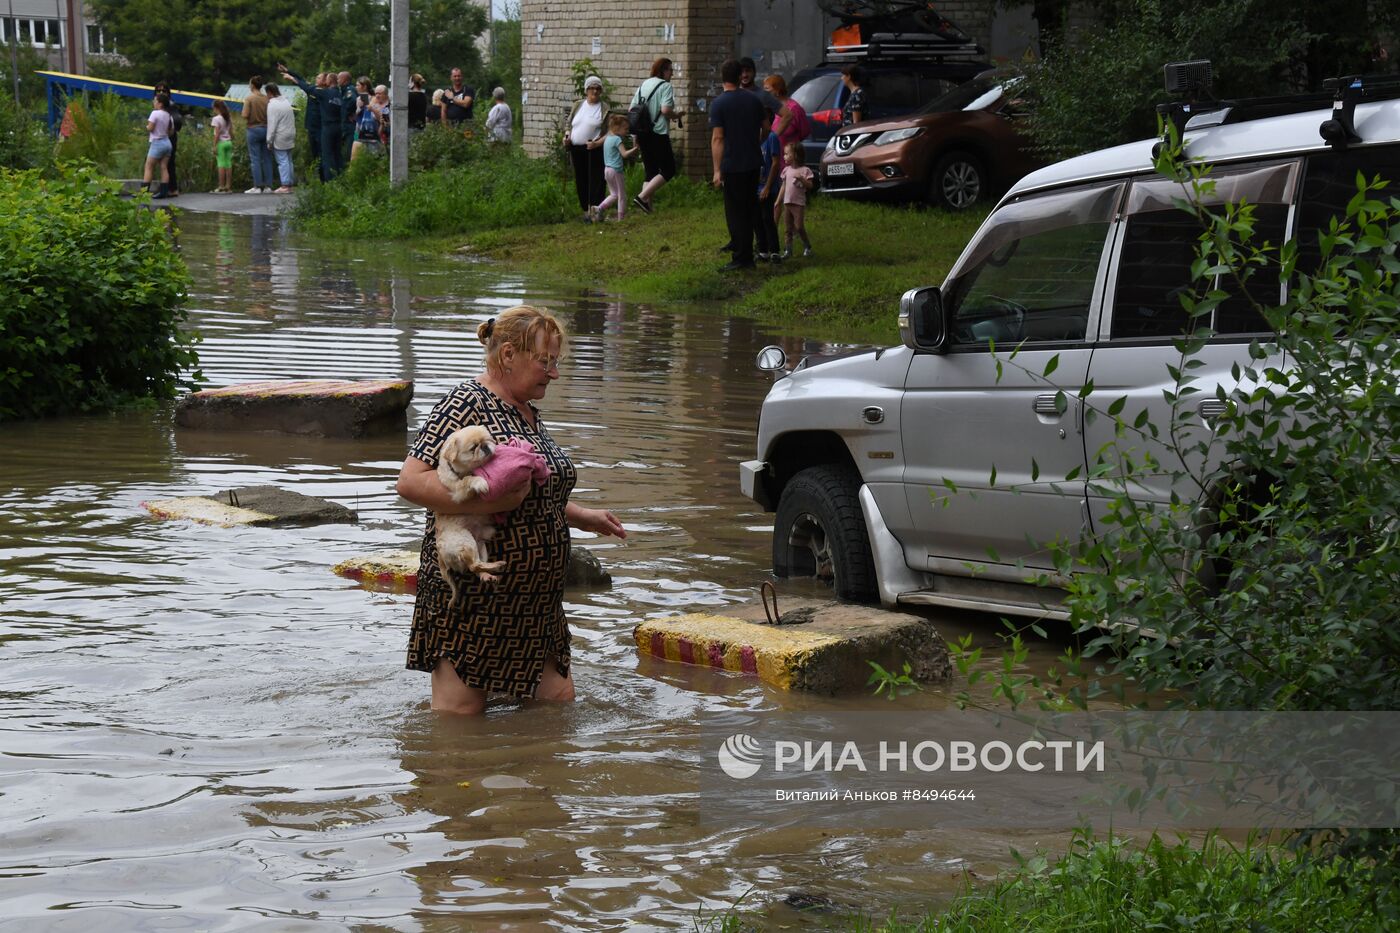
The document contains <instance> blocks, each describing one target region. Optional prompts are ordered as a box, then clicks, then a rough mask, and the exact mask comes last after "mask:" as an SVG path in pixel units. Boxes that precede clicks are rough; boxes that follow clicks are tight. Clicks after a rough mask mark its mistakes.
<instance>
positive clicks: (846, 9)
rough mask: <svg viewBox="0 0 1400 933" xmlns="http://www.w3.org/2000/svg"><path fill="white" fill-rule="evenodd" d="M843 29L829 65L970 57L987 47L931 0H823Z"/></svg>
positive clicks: (829, 51)
mask: <svg viewBox="0 0 1400 933" xmlns="http://www.w3.org/2000/svg"><path fill="white" fill-rule="evenodd" d="M819 6H820V7H821V8H822V10H823V11H825V12H826V13H828V14H830V15H831V16H834V17H836V18H837V19H838V20H840V21H841V25H840V26H838V27H837V28H836V29H834V30H832V32H831V43H830V44H829V45H828V46H827V47H826V58H827V61H832V62H842V61H845V62H850V61H863V60H867V59H876V58H881V59H902V60H906V61H907V60H916V59H922V60H933V61H938V60H941V59H945V58H971V57H974V56H980V55H983V54H985V51H984V49H983V48H982V47H981V46H980V45H978V44H977V43H976V42H973V41H972V38H971V37H970V36H968V34H967V33H965V32H963V31H962V30H961V29H959V28H958V26H957V24H956V23H954V22H953V21H952V20H950V19H948V18H947V17H946V16H943V15H942V14H941V13H939V12H938V11H937V10H936V9H934V8H933V4H932V3H929V2H927V0H879V2H876V0H824V2H822V3H820V4H819Z"/></svg>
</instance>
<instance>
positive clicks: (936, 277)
mask: <svg viewBox="0 0 1400 933" xmlns="http://www.w3.org/2000/svg"><path fill="white" fill-rule="evenodd" d="M410 160H411V162H412V164H413V166H414V169H415V170H414V171H411V172H410V176H409V180H408V182H407V183H406V184H404V185H403V186H402V187H401V188H398V189H391V188H390V187H389V182H388V177H387V172H386V169H385V163H384V160H382V159H363V158H362V159H359V160H357V161H356V162H355V163H354V164H353V165H352V166H351V167H350V170H349V171H347V172H346V174H345V176H344V177H342V178H341V179H340V180H338V181H336V182H335V183H334V184H330V185H320V184H315V183H313V184H309V185H306V186H305V187H304V188H303V189H302V191H301V192H300V194H299V195H298V198H297V201H296V205H295V208H294V213H293V220H294V222H295V223H296V224H297V225H298V226H299V227H300V228H301V229H302V230H304V231H306V232H308V233H312V234H315V235H317V236H321V237H329V238H342V239H344V238H366V239H385V238H388V239H414V240H432V241H434V242H435V243H439V242H442V241H443V240H444V239H449V240H452V241H453V242H455V243H457V244H461V243H462V241H463V240H466V241H467V247H468V248H469V249H470V250H471V251H473V252H475V253H477V254H479V255H482V256H485V257H487V258H489V259H493V260H496V261H499V262H502V263H508V264H510V265H513V266H523V267H525V269H526V270H528V272H529V273H530V274H531V275H533V276H536V277H540V278H544V279H549V280H554V281H557V282H559V283H560V284H565V285H570V286H574V285H577V286H584V287H592V288H597V289H600V290H602V291H605V292H608V293H611V294H615V295H620V296H622V297H624V298H627V299H630V300H634V301H655V302H692V301H694V302H723V303H724V309H725V311H726V312H728V313H737V314H742V315H747V316H751V317H756V318H760V319H763V320H765V321H768V322H771V323H774V324H777V325H779V326H780V327H782V328H784V329H786V330H791V331H794V332H798V333H801V334H803V335H804V336H813V337H836V338H846V339H852V340H860V341H869V342H880V343H891V342H894V341H895V340H897V328H896V316H897V314H898V310H899V296H900V295H901V294H903V293H904V291H905V290H907V289H909V288H912V287H914V286H916V285H930V284H936V283H938V282H941V281H942V280H943V277H944V275H945V274H946V273H947V271H948V268H949V267H950V266H951V265H952V263H953V261H954V260H955V259H956V258H957V256H958V254H959V253H960V252H961V251H962V248H963V246H964V245H965V244H966V243H967V241H968V239H969V238H970V237H971V236H972V234H973V232H974V231H976V229H977V227H978V225H979V224H980V223H981V221H982V219H983V218H984V217H985V216H986V213H985V211H976V212H973V213H970V214H958V215H954V214H946V213H943V212H941V211H933V210H926V209H920V208H910V207H896V206H886V205H875V204H858V203H852V202H848V201H838V200H836V199H834V198H829V197H821V196H818V197H817V198H815V199H814V201H813V203H812V204H811V206H810V208H809V211H808V218H807V229H808V232H809V233H810V235H811V237H812V243H813V248H814V250H815V253H816V255H815V256H813V257H812V258H810V259H803V258H801V257H800V256H799V257H797V258H795V259H792V260H790V261H788V262H787V263H784V264H783V265H781V266H769V265H765V266H761V267H760V268H758V269H754V270H750V271H745V272H739V273H722V272H720V271H719V270H720V266H721V265H723V264H724V263H725V262H726V261H727V259H728V256H727V255H725V254H723V253H720V252H718V247H719V245H720V244H721V243H723V242H725V241H726V240H727V239H728V238H729V237H728V232H727V231H726V229H725V224H724V207H723V203H722V200H721V197H720V194H719V192H717V191H714V190H712V189H710V188H709V186H707V185H703V184H700V183H698V182H694V181H690V180H688V179H685V178H677V179H675V180H674V181H672V182H671V183H670V184H668V185H666V187H664V188H663V189H662V190H661V191H660V192H659V193H658V195H657V196H656V198H655V201H656V212H655V213H654V214H652V215H646V214H643V213H642V212H640V211H638V210H636V209H635V208H631V207H630V205H629V212H628V216H627V218H626V220H624V221H623V222H622V223H603V224H584V223H582V222H581V221H580V211H579V210H578V202H577V200H576V199H575V195H574V190H573V182H572V180H571V179H569V178H568V177H567V176H566V175H564V174H562V172H561V163H560V161H559V160H557V159H530V158H526V157H525V156H524V155H523V154H521V153H520V152H519V151H518V150H515V149H500V148H494V147H491V146H488V145H484V144H482V143H481V142H480V141H470V140H467V141H464V140H463V139H461V137H460V136H458V135H454V134H451V133H447V132H429V133H425V134H423V135H421V136H419V137H418V138H416V140H415V142H414V146H413V149H412V151H411V152H410ZM641 183H642V178H641V169H640V167H639V166H633V167H632V168H630V169H629V170H628V185H627V190H628V191H629V192H633V193H635V192H636V191H637V190H639V189H640V188H641ZM799 246H800V244H799Z"/></svg>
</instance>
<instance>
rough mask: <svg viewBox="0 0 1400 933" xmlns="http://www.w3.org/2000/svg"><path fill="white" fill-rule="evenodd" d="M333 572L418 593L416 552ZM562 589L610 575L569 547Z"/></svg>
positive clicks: (589, 555) (607, 580)
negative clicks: (567, 564)
mask: <svg viewBox="0 0 1400 933" xmlns="http://www.w3.org/2000/svg"><path fill="white" fill-rule="evenodd" d="M331 569H332V570H333V571H334V572H335V573H337V574H339V575H340V576H342V577H348V578H349V579H351V580H358V581H359V582H360V583H361V584H362V585H364V586H366V587H368V588H369V589H375V590H379V589H384V590H390V591H393V592H397V593H416V592H417V591H418V551H416V550H413V551H387V552H384V553H381V554H367V555H364V556H362V557H352V558H350V559H348V560H343V561H341V562H340V563H338V564H336V565H335V566H334V567H332V568H331ZM564 585H565V586H566V587H571V588H574V587H587V588H598V587H609V586H612V574H610V573H608V572H607V571H606V570H605V569H603V565H602V564H601V563H600V562H599V561H598V558H597V557H595V556H594V554H593V552H592V551H589V550H588V549H587V548H581V547H577V546H575V547H573V548H571V549H570V551H569V567H568V569H567V570H566V571H565V572H564Z"/></svg>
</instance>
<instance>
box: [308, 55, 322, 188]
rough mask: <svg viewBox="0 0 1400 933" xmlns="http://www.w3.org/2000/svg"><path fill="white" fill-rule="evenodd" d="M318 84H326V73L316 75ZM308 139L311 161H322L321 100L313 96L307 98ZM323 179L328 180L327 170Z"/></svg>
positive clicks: (320, 85)
mask: <svg viewBox="0 0 1400 933" xmlns="http://www.w3.org/2000/svg"><path fill="white" fill-rule="evenodd" d="M316 86H317V87H325V86H326V75H325V72H322V73H320V74H318V75H317V76H316ZM305 119H306V141H307V144H308V146H309V147H310V150H311V161H312V162H316V163H318V164H319V163H320V161H321V102H320V101H318V100H316V99H314V98H312V97H309V96H308V97H307V98H306V118H305ZM321 180H322V181H325V180H326V174H325V172H324V171H323V172H321Z"/></svg>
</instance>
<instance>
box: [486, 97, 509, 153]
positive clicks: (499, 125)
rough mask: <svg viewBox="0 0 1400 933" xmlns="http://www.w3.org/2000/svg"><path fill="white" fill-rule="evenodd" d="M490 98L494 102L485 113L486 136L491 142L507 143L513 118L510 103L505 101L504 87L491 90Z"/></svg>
mask: <svg viewBox="0 0 1400 933" xmlns="http://www.w3.org/2000/svg"><path fill="white" fill-rule="evenodd" d="M491 99H492V100H493V101H494V102H495V103H493V104H492V105H491V112H490V113H488V114H487V115H486V138H487V139H489V140H491V142H493V143H506V144H509V143H510V141H511V133H512V130H513V126H512V124H513V123H514V122H515V118H514V117H513V116H512V115H511V112H510V105H509V104H507V103H506V89H505V88H503V87H498V88H496V89H495V90H494V91H492V92H491Z"/></svg>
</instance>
